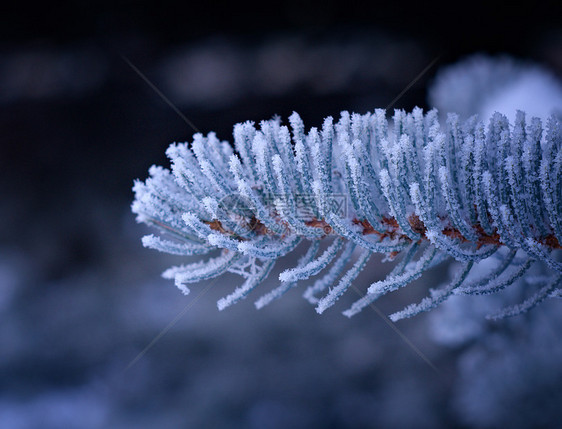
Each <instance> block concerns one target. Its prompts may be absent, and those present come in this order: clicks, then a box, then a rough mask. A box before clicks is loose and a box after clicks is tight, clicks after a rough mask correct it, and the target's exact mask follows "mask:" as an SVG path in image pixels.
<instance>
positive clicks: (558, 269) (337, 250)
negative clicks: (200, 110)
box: [132, 108, 562, 320]
mask: <svg viewBox="0 0 562 429" xmlns="http://www.w3.org/2000/svg"><path fill="white" fill-rule="evenodd" d="M289 124H290V126H286V125H283V124H282V123H281V121H280V120H279V119H273V120H269V121H262V122H261V123H260V126H259V127H256V126H255V125H254V124H253V123H251V122H246V123H243V124H237V125H236V126H235V127H234V133H233V135H234V144H233V145H230V144H229V143H227V142H221V141H220V140H219V139H218V138H217V137H216V135H215V134H214V133H210V134H209V135H207V136H203V135H202V134H200V133H198V134H195V135H194V138H193V142H192V143H182V144H172V145H171V146H170V148H169V149H168V151H167V155H168V157H169V158H170V160H171V169H170V170H168V169H165V168H161V167H152V168H151V169H150V170H149V174H150V177H149V178H148V179H147V180H146V181H145V182H141V181H137V182H136V183H135V186H134V188H133V189H134V192H135V200H134V202H133V205H132V210H133V212H134V213H135V214H136V215H137V220H138V221H139V222H143V223H146V224H149V225H151V226H154V227H156V228H157V229H159V231H160V235H161V236H160V237H158V236H154V235H148V236H146V237H144V238H143V244H144V245H145V246H146V247H150V248H153V249H156V250H159V251H162V252H167V253H171V254H176V255H186V256H187V255H208V256H207V259H204V260H201V261H199V262H196V263H192V264H189V265H185V266H180V267H173V268H171V269H168V270H167V271H166V272H165V273H164V276H165V277H167V278H171V279H174V281H175V284H176V285H177V286H178V287H179V288H180V289H181V290H182V291H183V292H184V293H188V292H189V289H188V288H187V286H186V284H187V283H194V282H197V281H200V280H204V279H208V278H212V277H216V276H219V275H221V274H223V273H226V272H230V273H234V274H237V275H240V276H241V277H243V278H244V279H245V280H244V282H243V284H242V285H241V286H240V287H238V288H237V289H236V290H235V291H234V292H233V293H231V294H230V295H228V296H227V297H225V298H223V299H221V300H220V301H219V304H218V306H219V309H221V310H222V309H223V308H226V307H228V306H229V305H231V304H233V303H235V302H237V301H239V300H241V299H243V298H245V297H246V296H247V295H248V294H249V293H250V292H251V291H252V290H253V289H254V288H257V287H258V286H259V284H260V283H261V282H262V281H263V280H265V278H267V276H268V275H269V274H270V272H271V270H272V267H273V265H274V264H275V263H278V260H279V259H282V258H283V257H285V256H286V255H288V254H289V253H291V252H294V251H295V249H297V248H299V249H300V248H301V244H302V243H303V242H305V243H308V244H307V246H308V251H307V252H306V254H305V255H304V256H303V257H302V258H301V259H300V261H299V263H298V264H297V266H296V267H293V268H290V267H287V269H285V270H284V271H282V272H281V274H280V276H279V281H280V285H279V286H277V287H276V288H274V289H273V290H272V291H270V292H268V293H266V294H263V295H262V297H261V298H259V299H258V300H257V301H256V306H257V307H258V308H262V307H263V306H265V305H267V304H269V303H271V302H272V301H274V300H275V299H277V298H279V297H281V296H282V295H283V294H284V293H286V292H287V291H288V290H290V289H292V288H294V287H295V286H297V284H298V283H304V282H306V281H307V280H309V279H311V278H313V277H315V276H319V275H320V276H319V278H318V279H315V281H314V282H312V284H311V285H309V286H308V287H307V288H306V289H305V292H304V297H305V298H306V299H307V300H308V301H309V302H311V303H312V304H315V305H317V308H316V310H317V311H318V312H319V313H321V312H323V311H325V310H326V309H328V308H329V307H331V306H332V305H333V304H334V303H335V302H336V301H337V299H338V298H339V297H340V296H341V295H342V294H343V293H344V292H345V291H346V290H347V289H348V288H349V286H350V285H351V284H352V282H353V281H354V280H355V279H356V277H357V276H358V275H359V273H360V272H361V270H362V269H363V268H364V267H366V266H368V262H369V260H370V258H371V256H372V254H373V253H380V254H383V255H385V257H386V259H388V260H397V261H398V262H397V263H396V266H395V269H394V270H393V271H392V272H391V273H390V274H389V275H388V277H387V278H386V279H384V280H381V281H378V282H375V283H373V284H371V285H370V286H369V287H368V289H367V293H366V295H365V296H364V297H362V298H361V299H359V300H358V301H357V302H355V303H354V304H353V305H352V306H351V308H350V309H348V310H347V311H345V312H344V314H345V315H347V316H352V315H353V314H356V313H357V312H359V311H360V310H361V309H362V308H364V307H365V306H367V305H369V304H370V303H371V302H373V301H374V300H376V299H378V298H379V297H380V296H382V295H384V294H386V293H388V292H391V291H394V290H396V289H398V288H401V287H404V286H406V285H408V284H409V283H411V282H412V281H413V280H415V279H417V278H419V277H421V276H422V275H423V274H424V272H426V271H427V270H428V269H430V268H432V267H434V266H436V265H437V264H442V263H444V262H445V261H448V260H456V261H458V262H459V263H460V265H461V268H460V271H459V274H458V275H457V276H456V277H455V278H454V280H453V281H452V282H451V283H449V284H448V285H446V286H444V287H442V288H439V289H432V290H431V294H430V296H429V297H427V298H425V299H424V300H423V301H422V302H420V303H419V304H412V305H410V306H409V307H407V308H406V309H404V310H402V311H399V312H396V313H394V314H393V315H392V319H393V320H398V319H400V318H403V317H410V316H412V315H415V314H418V313H420V312H422V311H427V310H430V309H431V308H434V307H435V306H437V305H438V304H439V303H441V302H443V301H444V300H446V299H447V298H448V297H449V296H451V295H453V294H475V295H479V294H480V295H481V294H489V293H494V292H497V291H499V290H502V289H503V288H505V287H507V286H509V285H510V284H512V283H513V282H514V281H516V280H517V279H518V278H520V277H521V276H523V275H524V274H525V272H526V270H527V269H528V268H529V267H530V266H531V265H532V264H535V263H539V264H543V265H544V267H545V269H546V270H547V272H548V273H550V274H549V275H547V276H546V277H545V278H544V281H543V282H542V283H541V284H538V285H536V289H537V290H536V293H535V295H534V296H530V297H529V298H527V299H526V300H525V301H524V302H523V303H521V304H520V305H518V306H513V307H511V308H509V309H506V310H505V311H502V312H500V313H498V314H497V315H494V317H500V316H513V315H515V314H519V313H520V312H523V311H527V310H528V309H530V308H532V307H534V306H535V305H537V304H538V303H540V302H541V301H543V300H545V299H548V298H552V297H559V296H560V295H561V293H562V292H561V290H560V288H559V287H560V275H561V273H562V263H561V262H560V254H561V249H562V246H561V243H562V124H561V122H560V120H559V119H557V118H556V117H555V116H552V117H550V118H549V119H548V121H547V122H546V124H543V123H542V122H541V120H540V119H538V118H531V119H530V120H528V119H527V117H526V115H525V113H523V112H518V113H517V115H516V119H515V122H514V123H513V124H510V123H509V121H508V119H507V118H506V117H505V116H503V115H501V114H499V113H496V114H495V115H493V116H492V118H491V119H490V121H489V123H488V124H484V123H483V122H481V121H479V120H478V119H477V118H476V117H472V118H470V119H469V120H467V121H465V122H462V121H460V120H459V118H458V116H457V115H454V114H450V115H448V118H447V120H446V122H445V124H441V123H440V122H439V120H438V114H437V111H436V110H432V111H429V112H427V113H425V114H424V112H423V111H422V110H421V109H419V108H416V109H414V110H413V111H412V112H410V113H407V112H405V111H402V110H396V111H395V113H394V116H393V118H392V122H391V123H390V122H389V120H388V119H387V118H386V116H385V111H384V110H382V109H377V110H375V111H374V112H373V113H367V114H364V115H359V114H349V113H348V112H342V113H341V116H340V119H339V120H338V121H337V122H335V123H334V121H333V119H332V118H331V117H329V118H326V120H325V121H324V123H323V125H322V128H321V129H318V128H311V129H310V130H308V132H306V130H305V126H304V124H303V121H302V120H301V118H300V117H299V115H298V114H296V113H293V114H292V115H291V117H290V118H289ZM358 249H359V250H360V252H359V255H358V257H357V258H353V256H352V253H353V252H354V250H358ZM490 257H496V258H498V259H499V260H500V263H499V265H498V267H497V268H495V269H493V270H491V271H490V270H488V271H487V272H484V273H483V275H480V277H479V279H478V281H474V279H473V277H474V275H473V274H474V273H480V271H482V270H481V266H480V263H481V262H482V261H484V260H485V259H487V258H490ZM482 265H486V264H482ZM487 265H488V266H489V264H487ZM469 274H470V275H469ZM320 294H324V295H323V296H318V295H320Z"/></svg>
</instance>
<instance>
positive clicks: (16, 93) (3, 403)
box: [0, 1, 562, 429]
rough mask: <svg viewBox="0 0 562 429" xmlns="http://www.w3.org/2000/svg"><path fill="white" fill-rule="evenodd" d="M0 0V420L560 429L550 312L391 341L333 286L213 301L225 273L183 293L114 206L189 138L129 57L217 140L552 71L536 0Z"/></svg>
mask: <svg viewBox="0 0 562 429" xmlns="http://www.w3.org/2000/svg"><path fill="white" fill-rule="evenodd" d="M454 7H455V9H454ZM2 9H3V11H2V14H1V16H0V24H1V25H0V196H1V201H0V341H1V342H0V428H2V429H4V428H10V429H11V428H154V427H158V428H288V427H291V428H341V427H350V428H371V427H378V428H387V427H388V428H408V427H417V428H424V427H427V428H439V427H545V428H547V427H560V424H561V423H560V422H562V412H561V411H560V410H559V404H560V403H562V393H561V392H562V365H561V364H560V362H562V351H561V341H560V340H561V338H560V329H559V326H560V323H561V322H562V318H561V317H560V306H559V304H558V303H547V304H544V309H540V310H538V311H535V312H532V313H530V314H529V315H525V316H521V317H519V318H517V319H514V320H511V321H508V322H502V323H496V324H493V325H490V324H488V323H487V322H484V321H483V317H482V314H476V316H475V315H474V313H478V311H480V310H481V304H479V303H480V302H481V301H474V303H472V301H471V303H468V304H467V302H468V301H464V302H462V303H459V302H453V303H452V304H450V305H448V306H447V307H444V308H443V309H439V310H438V311H436V312H434V313H435V314H424V315H421V316H419V317H416V318H415V319H413V320H407V321H404V322H400V323H399V324H398V325H397V328H398V329H399V330H400V332H397V331H396V330H395V329H394V328H393V327H392V326H391V325H390V324H389V322H388V320H387V319H385V318H383V317H381V315H380V314H377V312H374V311H364V312H363V313H362V314H360V315H358V316H356V317H354V318H353V319H347V318H345V317H344V316H342V315H341V310H343V309H345V308H347V307H348V305H349V304H350V302H352V301H353V300H354V299H355V297H354V296H351V294H348V296H345V297H344V298H342V302H341V303H338V305H337V306H336V307H334V308H333V309H331V311H327V312H326V313H325V314H324V315H322V316H318V315H317V314H316V312H315V311H314V309H313V308H312V307H311V306H309V305H308V303H306V302H305V301H304V300H303V299H302V298H301V296H300V294H301V291H302V289H300V290H293V291H291V293H289V294H287V296H286V297H285V298H284V299H282V300H280V301H279V302H275V303H273V304H272V305H270V306H269V307H266V308H265V309H264V310H261V311H256V310H255V309H254V306H253V300H247V301H246V302H243V303H241V304H238V305H236V306H234V307H232V308H229V309H227V310H225V311H224V312H219V311H218V310H217V308H216V301H217V299H219V298H220V297H222V296H224V295H226V294H227V293H229V292H230V291H231V290H232V288H233V285H232V282H231V281H229V279H226V280H225V279H219V281H217V282H214V283H213V285H212V286H211V287H210V288H208V289H206V287H207V284H205V283H201V284H198V285H196V286H195V287H193V288H192V294H191V295H189V296H187V297H186V296H183V295H182V294H181V293H180V292H179V290H177V289H176V288H175V287H174V285H173V283H172V282H170V281H167V280H164V279H162V278H161V277H160V273H161V272H162V271H163V270H164V269H166V268H167V267H169V266H170V265H172V264H178V263H182V262H183V261H182V259H181V258H177V257H171V256H168V255H164V254H159V253H157V252H155V251H152V250H148V249H144V248H142V245H141V242H140V238H141V236H142V235H144V234H146V233H148V232H149V231H148V230H147V228H145V227H144V226H143V225H137V224H136V223H135V219H134V215H133V214H132V213H131V212H130V204H131V202H132V192H131V188H132V185H133V180H134V179H136V178H140V179H144V178H146V176H147V170H148V168H149V167H150V165H152V164H157V165H168V164H167V160H166V158H165V155H164V151H165V149H166V148H167V147H168V145H169V144H170V143H172V142H181V141H188V140H190V139H191V136H192V134H193V133H194V130H193V129H192V128H191V127H190V126H189V125H188V124H186V122H184V120H183V119H182V118H181V117H180V115H178V114H177V113H176V112H174V110H173V109H172V108H171V107H170V106H169V105H168V104H167V103H166V102H165V101H164V100H163V99H162V98H161V97H160V96H159V95H158V94H157V92H156V91H155V90H154V89H153V88H151V86H150V85H149V84H147V82H146V81H145V80H143V78H142V77H141V76H140V75H139V73H138V72H137V71H135V69H134V68H136V69H137V70H138V71H139V72H140V73H142V74H143V75H144V76H145V77H146V79H147V80H148V81H150V82H151V83H152V85H154V86H155V87H156V88H158V90H159V91H161V92H162V93H163V94H165V96H166V97H168V99H169V100H170V101H171V103H173V105H174V106H176V108H177V109H179V111H181V113H182V114H183V115H185V116H186V117H187V118H189V120H190V121H191V122H192V123H193V124H194V125H195V126H196V128H197V129H198V130H200V131H201V132H204V133H207V132H209V131H215V132H216V133H217V135H218V136H219V138H221V139H225V140H231V134H232V126H233V125H234V124H235V123H237V122H241V121H246V120H252V121H256V122H258V121H260V120H262V119H269V118H271V117H272V116H273V115H275V114H277V115H280V116H281V117H282V118H287V116H288V115H290V114H291V113H292V112H293V111H297V112H299V113H300V114H301V116H302V118H303V119H304V122H305V124H306V125H307V126H319V125H320V124H321V120H322V118H324V117H325V116H328V115H333V116H335V117H337V115H338V114H339V112H340V111H342V110H349V111H354V112H360V113H363V112H366V111H369V110H373V109H374V108H378V107H387V106H389V104H390V103H391V102H392V101H393V100H395V99H396V97H397V96H398V95H399V94H401V93H402V92H403V90H404V89H405V88H407V87H408V86H409V85H410V84H412V85H411V87H410V88H409V89H408V90H407V91H406V92H405V93H404V94H403V96H401V97H400V98H399V99H398V100H396V101H395V103H394V104H393V105H392V107H393V108H404V109H408V110H410V109H412V108H413V107H414V106H420V107H423V108H428V107H430V106H429V105H428V102H427V88H428V86H430V85H431V83H432V82H433V80H434V78H435V75H436V73H437V70H439V69H440V68H443V67H446V66H447V65H449V64H452V63H455V62H456V61H458V60H459V59H462V58H464V57H465V56H467V55H470V54H473V53H488V54H492V55H494V54H499V53H505V54H509V55H511V56H514V57H516V58H519V59H522V60H525V61H533V62H535V63H539V64H542V65H543V66H545V67H547V68H548V69H550V70H551V71H552V73H553V74H554V75H556V76H558V77H559V78H560V77H561V76H562V26H561V25H560V22H559V21H560V20H559V16H560V14H559V13H558V12H559V11H557V9H556V7H555V3H554V2H552V3H548V2H544V3H541V4H537V5H534V6H533V7H532V8H525V9H524V10H523V9H517V8H516V7H510V8H509V9H508V8H507V7H502V8H498V9H497V10H494V7H493V6H492V5H490V4H488V5H486V6H484V4H479V3H470V4H468V3H466V4H463V5H461V6H460V7H459V6H458V5H448V6H441V7H437V6H429V5H426V4H425V3H423V2H420V3H419V4H417V5H408V4H402V3H400V4H398V2H387V3H384V4H380V3H375V2H373V3H371V4H363V5H361V6H356V5H352V4H351V2H346V3H341V4H338V3H332V2H326V3H323V4H321V5H316V4H313V3H311V2H307V1H299V2H297V1H287V2H283V3H282V4H274V3H270V4H265V3H264V4H261V5H243V4H241V3H239V2H224V3H207V2H199V3H187V2H186V3H185V4H183V5H182V6H181V7H179V6H178V5H177V4H175V3H172V2H166V1H161V2H154V3H151V2H144V1H142V2H128V1H113V2H109V1H98V2H86V1H73V2H69V1H63V2H58V3H57V4H51V3H49V2H46V3H42V4H33V5H32V4H29V5H26V6H25V7H21V6H20V7H19V8H16V7H14V6H6V5H4V6H2ZM129 63H130V64H132V65H133V66H134V67H131V65H130V64H129ZM428 66H430V67H429V68H428ZM426 68H427V70H426V72H425V73H422V71H423V70H424V69H426ZM388 270H389V267H388V266H386V265H381V266H380V267H378V268H377V269H371V270H366V272H364V273H362V275H361V277H360V278H359V281H358V285H359V286H360V287H361V289H362V290H364V289H366V287H367V285H368V284H370V283H372V282H373V281H375V280H377V279H379V278H382V277H383V276H384V273H385V272H387V271H388ZM274 277H275V276H271V277H270V278H271V279H272V280H271V284H270V286H273V285H274V284H273V283H274V282H275V280H274ZM443 277H444V275H443V273H439V272H435V273H433V275H432V276H429V277H425V278H424V281H423V282H420V283H416V285H414V286H410V287H409V288H407V290H404V291H401V292H399V293H396V294H392V296H388V297H385V298H384V299H381V300H380V302H379V304H378V308H380V310H381V312H382V313H384V314H389V313H390V312H393V311H395V310H398V309H400V308H402V307H403V306H404V305H405V304H407V303H410V302H413V301H414V300H419V299H420V298H421V297H423V296H425V294H426V293H427V289H428V287H430V286H435V284H436V283H439V280H440V279H443ZM204 290H207V292H205V293H204V294H202V295H199V292H200V291H204ZM487 302H488V304H487V305H492V304H493V303H492V304H490V301H487ZM556 304H558V307H557V306H556ZM475 308H476V310H475ZM541 310H542V311H541ZM457 328H458V330H457V331H455V329H457ZM463 329H464V331H463ZM467 330H468V331H469V332H471V334H470V335H466V332H468V331H467ZM463 332H464V333H463ZM459 339H461V340H459Z"/></svg>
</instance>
